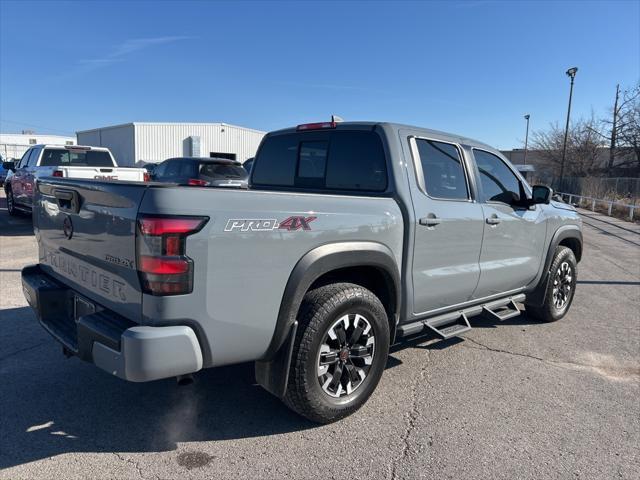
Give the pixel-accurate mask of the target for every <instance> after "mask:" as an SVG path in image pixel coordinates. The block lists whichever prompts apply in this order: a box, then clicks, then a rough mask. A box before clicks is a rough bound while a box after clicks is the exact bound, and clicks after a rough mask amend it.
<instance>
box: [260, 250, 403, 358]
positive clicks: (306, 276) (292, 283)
mask: <svg viewBox="0 0 640 480" xmlns="http://www.w3.org/2000/svg"><path fill="white" fill-rule="evenodd" d="M349 267H374V268H377V269H379V270H381V271H382V272H383V273H385V274H386V276H388V278H389V280H390V281H391V282H392V283H393V285H392V292H393V294H394V295H395V298H394V307H393V310H394V311H393V314H394V317H395V318H392V319H390V320H391V321H392V323H393V324H394V325H395V324H396V323H397V318H398V313H399V311H400V304H401V302H402V297H401V292H400V273H399V271H398V267H397V264H396V261H395V259H394V257H393V253H392V252H391V250H390V249H389V248H388V247H387V246H385V245H383V244H381V243H377V242H338V243H329V244H325V245H321V246H319V247H316V248H314V249H312V250H310V251H309V252H307V253H306V254H305V255H304V256H303V257H302V258H301V259H300V260H299V261H298V263H297V264H296V266H295V267H294V268H293V270H292V272H291V275H289V280H288V281H287V285H286V287H285V289H284V293H283V295H282V301H281V303H280V310H279V312H278V318H277V320H276V326H275V329H274V332H273V336H272V337H271V342H270V343H269V347H268V348H267V351H266V352H265V354H264V355H263V357H262V360H268V359H270V358H272V357H273V356H274V355H276V353H277V352H278V350H279V349H280V347H282V345H283V343H284V341H285V340H286V338H287V335H288V334H289V330H290V329H291V327H292V326H293V324H294V322H295V321H296V316H297V313H298V310H299V308H300V304H301V303H302V299H303V298H304V296H305V294H306V293H307V291H308V290H309V288H310V287H311V286H312V285H313V283H314V282H315V281H316V280H318V279H319V278H320V277H322V276H323V275H326V274H328V273H331V272H333V271H336V270H341V269H345V268H349ZM385 309H386V307H385Z"/></svg>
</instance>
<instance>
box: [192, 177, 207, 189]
mask: <svg viewBox="0 0 640 480" xmlns="http://www.w3.org/2000/svg"><path fill="white" fill-rule="evenodd" d="M187 185H193V186H194V187H206V186H207V185H209V182H207V181H206V180H200V179H199V178H190V179H189V180H187Z"/></svg>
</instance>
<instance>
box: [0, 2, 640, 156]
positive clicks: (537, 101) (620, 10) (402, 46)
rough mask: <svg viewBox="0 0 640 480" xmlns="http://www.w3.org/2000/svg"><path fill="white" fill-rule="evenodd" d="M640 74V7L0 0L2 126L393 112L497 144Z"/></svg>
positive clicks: (391, 116) (517, 139) (605, 97)
mask: <svg viewBox="0 0 640 480" xmlns="http://www.w3.org/2000/svg"><path fill="white" fill-rule="evenodd" d="M574 65H576V66H578V67H579V71H578V75H577V78H576V85H575V90H574V104H573V112H574V113H573V115H575V117H578V116H589V115H590V114H591V111H594V112H595V113H596V114H597V115H601V114H605V113H606V112H607V110H608V109H609V108H610V107H611V104H612V102H613V95H614V92H615V85H616V83H620V84H621V85H623V86H632V85H634V84H636V83H637V82H638V80H639V79H640V2H639V1H622V2H615V1H609V2H579V1H569V2H551V1H540V2H515V1H513V2H499V1H477V2H470V1H450V2H382V1H376V2H364V1H361V2H324V3H316V2H297V3H294V2H266V1H264V2H206V1H194V2H190V1H182V2H172V1H157V2H137V3H136V2H127V3H125V2H118V1H112V2H97V1H92V2H56V1H45V2H28V1H20V2H13V1H6V0H0V131H2V132H15V131H20V130H21V129H26V128H29V129H32V130H35V131H37V132H40V133H73V132H75V131H77V130H82V129H87V128H93V127H99V126H105V125H111V124H118V123H125V122H130V121H150V122H153V121H157V122H162V121H167V122H180V121H185V122H187V121H188V122H216V121H223V122H227V123H233V124H238V125H243V126H248V127H252V128H257V129H262V130H273V129H277V128H282V127H287V126H291V125H295V124H298V123H303V122H310V121H317V120H324V119H327V118H329V115H331V114H332V113H335V114H338V115H340V116H342V117H343V118H345V119H346V120H384V121H397V122H403V123H409V124H415V125H420V126H426V127H430V128H435V129H440V130H445V131H452V132H457V133H461V134H464V135H468V136H471V137H474V138H478V139H480V140H483V141H485V142H487V143H490V144H492V145H494V146H497V147H499V148H511V147H521V146H522V143H521V142H522V141H523V140H524V130H525V122H524V119H523V118H522V117H523V115H524V114H525V113H530V114H531V122H532V124H531V127H532V129H539V128H542V127H545V126H547V125H548V124H549V122H554V121H558V122H560V123H563V121H564V116H565V115H566V107H567V98H568V90H569V82H568V78H567V77H566V76H565V74H564V72H565V71H566V69H567V68H568V67H571V66H574Z"/></svg>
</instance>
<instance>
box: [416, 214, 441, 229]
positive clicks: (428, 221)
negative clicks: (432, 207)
mask: <svg viewBox="0 0 640 480" xmlns="http://www.w3.org/2000/svg"><path fill="white" fill-rule="evenodd" d="M441 221H442V220H441V219H440V218H438V217H436V216H435V214H433V213H430V214H429V215H427V216H426V217H422V218H421V219H420V220H418V223H420V225H424V226H425V227H435V226H436V225H438V224H439V223H440V222H441Z"/></svg>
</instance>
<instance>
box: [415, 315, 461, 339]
mask: <svg viewBox="0 0 640 480" xmlns="http://www.w3.org/2000/svg"><path fill="white" fill-rule="evenodd" d="M425 326H427V327H429V328H430V329H431V330H433V331H434V332H436V333H437V334H438V335H439V336H440V337H441V338H443V339H444V340H446V339H448V338H451V337H457V336H458V335H460V334H462V333H464V332H468V331H469V330H471V325H469V319H468V318H467V316H466V315H465V314H464V312H460V315H459V316H458V318H456V319H454V320H453V321H451V320H450V319H447V318H444V319H438V318H434V319H432V320H428V321H427V322H425Z"/></svg>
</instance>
